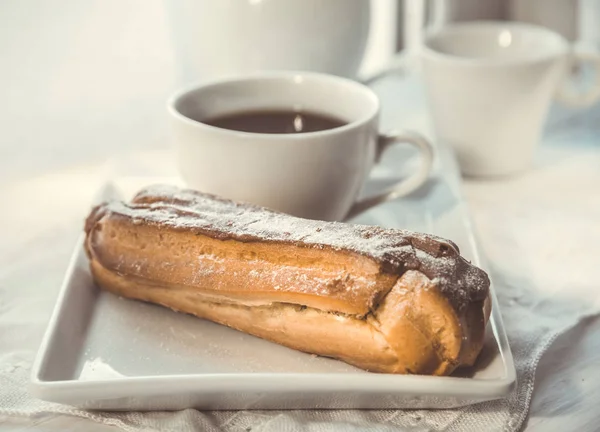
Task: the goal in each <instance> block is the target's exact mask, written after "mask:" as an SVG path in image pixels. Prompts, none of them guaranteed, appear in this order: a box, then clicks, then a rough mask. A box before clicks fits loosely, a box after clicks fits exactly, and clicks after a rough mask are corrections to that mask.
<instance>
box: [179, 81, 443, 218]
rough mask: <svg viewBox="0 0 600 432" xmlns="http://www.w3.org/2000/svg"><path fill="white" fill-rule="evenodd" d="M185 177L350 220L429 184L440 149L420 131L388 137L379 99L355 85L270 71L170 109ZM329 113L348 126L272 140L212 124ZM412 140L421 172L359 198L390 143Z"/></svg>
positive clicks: (289, 209) (187, 97)
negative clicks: (255, 116) (249, 115)
mask: <svg viewBox="0 0 600 432" xmlns="http://www.w3.org/2000/svg"><path fill="white" fill-rule="evenodd" d="M168 109H169V112H170V115H171V123H172V133H173V140H174V144H175V147H176V149H177V154H178V164H179V170H180V173H181V175H182V177H183V179H184V181H185V182H186V183H187V184H188V185H189V186H190V187H192V188H194V189H197V190H200V191H203V192H209V193H214V194H217V195H220V196H223V197H226V198H230V199H234V200H238V201H246V202H251V203H255V204H259V205H263V206H266V207H269V208H272V209H275V210H279V211H282V212H286V213H289V214H293V215H296V216H300V217H306V218H311V219H322V220H343V219H345V218H350V217H353V216H355V215H357V214H359V213H361V212H362V211H364V210H366V209H368V208H370V207H372V206H374V205H377V204H379V203H381V202H384V201H387V200H390V199H394V198H398V197H400V196H404V195H406V194H408V193H410V192H412V191H414V190H415V189H417V188H418V187H419V186H421V185H422V184H423V183H424V182H425V181H426V179H427V177H428V175H429V172H430V169H431V164H432V158H433V153H432V149H431V146H430V145H429V143H428V142H427V141H426V140H425V139H424V138H422V137H420V136H419V135H417V134H416V133H414V132H396V133H389V134H385V135H382V134H379V132H378V121H379V101H378V98H377V96H376V95H375V93H373V92H372V91H371V90H370V89H369V88H368V87H366V86H364V85H362V84H359V83H357V82H355V81H352V80H349V79H345V78H340V77H335V76H331V75H325V74H317V73H307V72H298V73H294V72H270V73H260V74H256V75H250V76H245V77H243V78H231V79H225V80H220V81H216V82H213V83H207V84H203V85H200V86H196V87H192V88H190V89H187V90H183V91H181V92H179V93H177V94H175V96H173V97H172V98H171V100H170V101H169V103H168ZM264 110H270V111H273V110H287V111H306V112H314V113H320V114H325V115H328V116H330V117H334V118H337V119H340V120H342V121H343V122H344V123H346V124H345V125H343V126H340V127H337V128H333V129H327V130H323V131H318V132H307V133H293V134H265V133H252V132H239V131H235V130H230V129H223V128H219V127H214V126H210V125H208V124H206V123H204V122H203V121H208V120H211V119H213V118H215V117H220V116H223V115H228V114H235V113H239V112H248V111H264ZM396 143H408V144H412V145H414V146H415V147H417V148H418V149H419V150H420V152H421V156H422V164H421V166H420V168H419V169H418V170H417V171H416V172H415V173H414V174H413V175H412V176H410V177H408V178H407V179H404V180H403V181H401V182H399V183H398V184H396V185H394V186H392V187H391V188H389V189H387V190H385V191H383V192H381V193H379V194H377V195H375V196H372V197H369V198H366V199H363V200H360V201H357V197H358V196H359V193H360V191H361V189H362V187H363V184H364V182H365V180H366V179H367V177H368V175H369V172H370V171H371V168H372V167H373V165H374V163H375V162H376V160H378V159H379V157H380V156H381V154H382V152H383V151H384V150H385V149H386V148H387V147H388V146H390V145H391V144H396Z"/></svg>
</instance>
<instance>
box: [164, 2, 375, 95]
mask: <svg viewBox="0 0 600 432" xmlns="http://www.w3.org/2000/svg"><path fill="white" fill-rule="evenodd" d="M165 6H166V12H167V18H168V24H169V26H168V27H169V32H170V39H171V42H172V45H173V48H174V52H175V63H176V66H177V69H178V74H179V77H180V82H184V83H189V82H198V81H211V80H215V79H220V78H224V77H227V76H239V75H242V74H246V73H252V72H257V71H263V70H307V71H315V72H324V73H330V74H334V75H340V76H345V77H351V78H355V77H356V75H357V72H358V70H359V67H360V65H361V62H362V59H363V55H364V51H365V47H366V44H367V39H368V36H369V24H370V2H369V0H327V1H323V0H283V1H280V0H166V1H165Z"/></svg>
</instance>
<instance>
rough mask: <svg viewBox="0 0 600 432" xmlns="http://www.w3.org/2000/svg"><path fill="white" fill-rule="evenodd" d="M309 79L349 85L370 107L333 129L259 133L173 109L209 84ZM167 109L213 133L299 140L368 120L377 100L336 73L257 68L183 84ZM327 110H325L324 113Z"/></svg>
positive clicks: (370, 91)
mask: <svg viewBox="0 0 600 432" xmlns="http://www.w3.org/2000/svg"><path fill="white" fill-rule="evenodd" d="M305 78H308V79H311V80H320V81H326V82H330V83H337V84H343V85H346V86H350V87H353V88H354V89H357V90H359V91H361V92H362V93H364V95H365V96H366V99H369V100H370V102H371V103H372V104H373V108H372V109H371V110H369V113H368V114H367V115H364V116H362V117H360V118H358V119H356V120H353V121H350V122H348V123H347V124H345V125H343V126H339V127H336V128H333V129H326V130H322V131H314V132H302V133H288V134H285V133H261V132H244V131H236V130H231V129H224V128H220V127H216V126H211V125H209V124H206V123H203V122H201V121H198V120H194V119H191V118H190V117H188V116H186V115H184V114H183V113H181V112H180V111H179V110H178V109H177V103H178V102H179V101H180V100H181V99H182V98H183V97H185V96H187V95H188V94H190V93H192V92H195V91H198V90H202V89H207V88H210V87H216V86H223V85H228V84H234V83H244V82H248V83H250V82H257V81H266V80H298V79H301V80H303V79H305ZM167 110H168V112H169V114H170V115H171V116H173V117H174V118H176V119H177V120H180V121H182V122H184V123H187V124H189V125H192V126H195V127H199V128H202V129H207V130H210V131H211V132H214V133H220V134H223V135H227V136H228V137H231V136H237V137H242V138H255V139H256V138H259V139H263V140H281V139H282V138H284V137H285V139H291V140H300V139H305V138H314V137H321V136H329V135H335V134H339V133H344V132H347V131H350V130H353V129H356V128H357V127H360V126H363V125H365V124H367V123H369V122H370V121H371V120H372V119H373V118H374V117H375V116H376V115H377V113H378V112H379V110H380V102H379V98H378V97H377V95H376V94H375V92H374V91H373V90H371V89H370V88H369V87H367V86H366V85H364V84H361V83H359V82H357V81H354V80H351V79H349V78H344V77H340V76H337V75H332V74H326V73H319V72H306V71H261V72H253V73H248V74H243V75H236V76H228V77H225V78H219V79H215V80H210V81H200V82H196V83H194V84H190V85H187V86H185V87H183V88H181V89H179V90H177V91H175V92H174V93H173V94H172V95H171V96H170V97H169V99H168V100H167ZM325 114H327V113H325Z"/></svg>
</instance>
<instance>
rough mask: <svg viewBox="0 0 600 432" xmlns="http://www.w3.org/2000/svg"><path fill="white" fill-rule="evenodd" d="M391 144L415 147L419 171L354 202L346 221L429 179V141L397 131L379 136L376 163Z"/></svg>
mask: <svg viewBox="0 0 600 432" xmlns="http://www.w3.org/2000/svg"><path fill="white" fill-rule="evenodd" d="M393 144H411V145H413V146H415V147H416V148H417V149H418V150H419V152H420V153H421V164H420V166H419V169H418V170H417V171H416V172H415V173H414V174H413V175H411V176H410V177H408V178H407V179H404V180H402V181H400V182H398V183H396V184H395V185H393V186H391V187H390V188H388V189H387V190H385V191H384V192H382V193H380V194H377V195H374V196H371V197H367V198H363V199H362V200H360V201H357V202H355V203H354V205H353V206H352V208H350V211H349V212H348V215H347V216H346V219H350V218H353V217H354V216H357V215H359V214H360V213H362V212H364V211H366V210H368V209H370V208H371V207H374V206H376V205H378V204H381V203H384V202H386V201H390V200H393V199H396V198H400V197H403V196H405V195H408V194H409V193H411V192H413V191H415V190H417V189H418V188H419V187H421V185H423V183H425V181H426V180H427V177H429V173H430V172H431V167H432V166H433V147H432V146H431V144H430V143H429V141H427V140H426V139H425V138H424V137H423V136H421V135H419V134H417V133H415V132H411V131H397V132H390V133H387V134H383V135H380V136H379V138H378V140H377V153H376V159H375V162H376V163H378V162H379V161H380V160H381V156H382V154H383V152H385V150H386V149H387V148H388V147H390V146H391V145H393Z"/></svg>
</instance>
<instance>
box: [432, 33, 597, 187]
mask: <svg viewBox="0 0 600 432" xmlns="http://www.w3.org/2000/svg"><path fill="white" fill-rule="evenodd" d="M420 56H421V61H422V68H423V75H424V79H425V87H426V93H427V99H428V103H429V108H430V112H431V114H432V117H433V124H434V127H435V131H436V135H437V137H438V139H441V140H443V141H445V142H447V143H449V144H451V145H452V146H453V147H454V149H455V150H456V154H457V157H458V160H459V163H460V166H461V170H462V172H463V173H464V174H465V175H470V176H501V175H510V174H513V173H517V172H520V171H523V170H525V169H527V168H529V167H530V165H531V164H532V160H533V156H534V152H535V148H536V146H537V144H538V142H539V140H540V134H541V131H542V126H543V123H544V119H545V118H546V115H547V112H548V109H549V106H550V102H551V100H552V98H553V97H554V96H557V98H558V99H559V100H560V101H562V102H564V103H566V104H568V105H575V106H585V105H589V104H591V103H594V102H595V101H597V100H598V98H599V97H600V60H599V57H598V56H597V55H594V54H583V53H572V50H571V46H570V44H569V43H568V42H567V40H565V39H564V38H563V37H562V36H561V35H559V34H558V33H556V32H554V31H551V30H549V29H546V28H543V27H538V26H534V25H530V24H523V23H516V22H502V21H498V22H493V21H481V22H467V23H457V24H451V25H449V26H447V27H443V28H442V29H440V30H437V31H436V32H435V33H432V34H429V35H426V36H425V38H424V42H423V46H422V50H421V53H420ZM573 62H590V63H591V64H593V65H594V67H595V69H596V82H594V83H592V84H591V85H589V86H588V88H587V90H586V91H584V92H582V93H576V92H572V91H569V90H568V88H567V86H566V85H565V84H566V81H567V80H566V78H567V76H568V72H569V70H570V69H569V68H570V66H572V65H573Z"/></svg>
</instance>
